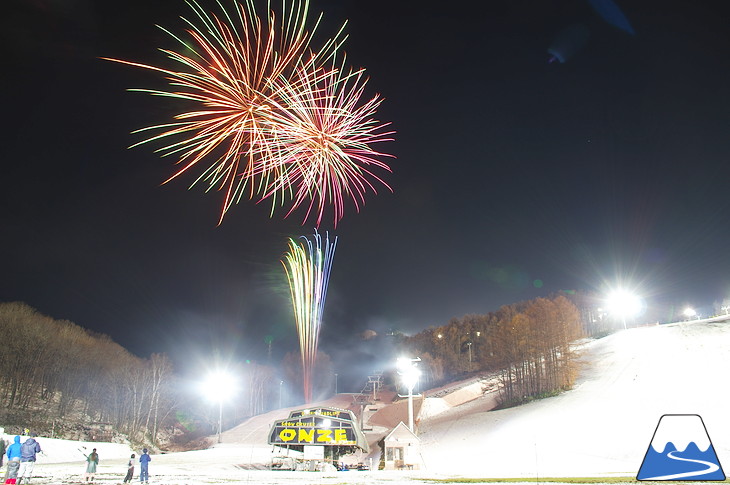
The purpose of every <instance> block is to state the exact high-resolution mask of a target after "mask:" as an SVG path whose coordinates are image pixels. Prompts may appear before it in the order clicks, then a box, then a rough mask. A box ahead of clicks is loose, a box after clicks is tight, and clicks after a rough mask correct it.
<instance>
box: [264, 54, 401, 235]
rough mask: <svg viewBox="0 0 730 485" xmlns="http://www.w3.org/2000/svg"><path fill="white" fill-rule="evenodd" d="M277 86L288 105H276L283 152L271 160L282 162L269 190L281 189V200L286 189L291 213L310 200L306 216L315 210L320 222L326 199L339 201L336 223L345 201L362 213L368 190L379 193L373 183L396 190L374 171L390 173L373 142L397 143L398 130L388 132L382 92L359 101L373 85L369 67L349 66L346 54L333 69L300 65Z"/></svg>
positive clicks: (276, 126) (278, 149) (274, 113)
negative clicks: (379, 114)
mask: <svg viewBox="0 0 730 485" xmlns="http://www.w3.org/2000/svg"><path fill="white" fill-rule="evenodd" d="M291 79H294V80H295V82H293V83H292V82H291ZM272 84H273V86H274V87H273V88H272V92H273V93H275V95H276V96H275V97H276V98H277V99H281V100H282V101H283V102H284V103H285V106H286V109H283V108H282V107H278V108H279V109H275V110H273V111H272V119H273V120H274V128H273V129H272V134H273V135H274V136H273V137H272V143H273V145H274V146H275V147H276V153H277V157H276V158H274V159H273V160H272V163H274V164H276V165H278V166H277V167H276V170H275V171H276V173H277V177H276V178H273V177H272V178H270V179H269V181H270V183H269V185H268V187H267V192H265V196H269V195H273V194H276V193H277V192H278V193H280V194H281V195H282V200H283V199H285V197H286V196H287V195H288V196H289V197H290V198H291V201H292V202H291V210H290V211H289V213H291V212H292V211H294V210H295V209H296V208H298V207H299V206H300V205H302V204H308V207H307V211H306V215H305V217H304V221H305V222H306V220H307V219H308V218H309V216H310V214H312V213H316V217H317V226H319V224H320V223H321V221H322V217H323V214H324V211H325V208H326V206H327V205H331V206H332V207H333V212H334V221H335V225H336V224H337V221H339V220H340V219H341V218H342V217H343V215H344V207H345V200H346V199H351V200H352V202H353V203H354V205H355V208H356V210H358V211H359V209H360V206H361V205H362V204H364V203H365V194H366V192H367V190H368V189H370V190H372V191H373V192H374V193H375V192H377V190H376V188H375V186H374V185H373V184H372V182H371V181H377V182H379V183H380V184H382V185H383V186H385V187H386V188H388V189H390V187H389V186H388V184H387V183H386V182H385V181H383V180H382V179H381V178H380V177H378V176H377V175H376V174H375V173H374V172H373V171H372V169H371V168H372V167H376V168H378V169H381V170H385V171H388V172H389V171H390V167H389V166H388V165H387V164H386V163H384V162H382V161H381V160H380V159H379V158H380V157H388V156H390V155H387V154H384V153H380V152H377V151H375V150H374V149H373V148H372V147H373V146H374V145H375V144H376V143H382V142H386V141H392V138H390V136H391V135H392V134H393V132H386V131H384V129H385V128H386V127H387V126H388V123H379V122H378V121H377V120H376V119H375V113H376V111H377V108H378V107H379V106H380V104H381V102H382V98H380V97H379V96H378V95H375V96H374V97H372V98H371V99H369V100H368V101H366V102H364V103H361V99H362V97H363V92H364V89H365V85H366V84H367V79H366V78H365V77H364V70H362V69H360V70H357V71H354V70H347V69H346V68H345V63H344V59H343V62H342V63H341V65H340V66H339V67H338V66H336V65H333V66H332V68H330V69H329V70H322V69H318V68H316V67H315V66H311V65H310V66H300V67H299V68H298V69H297V70H296V74H295V75H294V76H292V77H291V78H284V77H283V76H282V77H280V78H279V79H278V80H276V81H275V82H273V83H272ZM303 86H306V88H305V89H303V88H302V87H303ZM312 88H314V89H312ZM307 201H308V202H307ZM287 215H288V214H287Z"/></svg>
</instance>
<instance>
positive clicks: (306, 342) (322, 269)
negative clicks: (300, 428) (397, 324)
mask: <svg viewBox="0 0 730 485" xmlns="http://www.w3.org/2000/svg"><path fill="white" fill-rule="evenodd" d="M299 239H300V240H301V241H296V240H294V239H289V251H288V252H287V253H286V255H285V257H284V259H283V260H282V262H281V263H282V265H284V270H285V271H286V276H287V279H288V280H289V288H290V290H291V298H292V306H293V308H294V319H295V321H296V325H297V334H298V335H299V349H300V353H301V358H302V369H303V382H304V398H305V400H306V402H307V403H309V402H311V401H312V370H313V369H314V363H315V360H316V358H317V346H318V343H319V330H320V327H321V325H322V315H323V313H324V302H325V298H326V297H327V286H328V284H329V278H330V270H331V268H332V259H333V257H334V255H335V247H336V246H337V238H336V237H335V239H334V241H333V242H332V243H330V240H329V235H327V236H326V238H325V240H324V241H322V237H321V236H320V235H319V234H318V233H316V232H315V234H314V237H313V240H312V239H309V238H307V237H304V236H302V237H300V238H299Z"/></svg>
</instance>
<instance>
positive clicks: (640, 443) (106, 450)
mask: <svg viewBox="0 0 730 485" xmlns="http://www.w3.org/2000/svg"><path fill="white" fill-rule="evenodd" d="M581 352H582V357H581V362H582V367H581V372H580V376H579V379H578V381H577V383H576V386H575V388H574V389H573V390H571V391H568V392H565V393H563V394H561V395H559V396H557V397H553V398H549V399H543V400H540V401H535V402H532V403H530V404H526V405H523V406H519V407H515V408H511V409H504V410H499V411H494V410H491V409H492V408H493V407H494V405H495V394H494V393H487V394H486V395H484V396H482V397H477V398H475V399H474V398H473V396H472V393H473V389H469V390H468V391H464V392H462V393H461V394H464V395H467V396H468V398H469V399H468V400H467V401H466V402H464V403H463V404H458V403H448V402H447V401H444V402H443V403H441V404H437V403H434V404H424V406H422V407H421V409H422V412H423V414H422V415H421V416H420V417H419V423H420V424H419V429H418V435H419V437H420V438H421V457H422V459H423V469H421V470H413V471H378V470H373V471H362V472H358V471H350V472H333V471H332V472H286V471H269V470H266V469H264V468H265V467H266V465H267V464H268V463H269V462H270V460H271V457H272V456H273V454H272V449H271V447H270V446H268V445H266V439H267V435H268V432H269V426H270V424H271V422H273V420H274V419H278V418H281V417H285V416H286V415H288V412H289V410H288V409H286V410H278V411H274V412H271V413H267V414H265V415H262V416H257V417H254V418H252V419H251V420H249V421H247V422H245V423H243V424H242V425H240V426H238V427H236V428H233V429H232V430H228V431H226V432H225V433H223V443H222V444H219V445H216V446H215V447H213V448H212V449H208V450H199V451H190V452H181V453H169V454H162V455H153V456H152V462H151V464H150V475H151V480H150V481H151V483H154V484H193V483H196V484H200V483H255V484H262V485H267V484H274V483H285V482H287V483H289V482H290V483H292V484H297V485H298V484H309V483H313V484H314V483H316V484H321V485H329V484H332V485H335V484H341V483H343V482H344V483H351V484H355V485H359V484H362V485H372V484H373V483H375V482H378V483H384V482H391V483H392V484H394V485H396V484H400V483H404V484H405V483H411V484H418V483H427V482H425V480H426V479H429V478H447V477H483V478H487V477H495V478H500V477H502V478H504V477H515V478H530V479H534V478H538V479H539V478H542V477H571V476H572V477H589V476H590V477H606V476H620V477H627V481H632V480H633V477H635V476H636V473H637V471H638V470H639V467H640V466H641V463H642V460H643V458H644V455H645V454H646V451H647V449H648V446H649V444H650V442H651V440H652V437H653V436H654V431H655V429H656V427H657V424H658V422H659V420H660V418H661V417H662V416H663V415H665V414H697V415H699V416H701V417H702V420H703V422H704V424H705V426H706V429H707V432H708V434H709V437H710V439H711V440H712V444H713V447H714V449H715V451H716V453H717V457H718V459H719V461H720V463H730V416H728V413H727V411H726V407H727V403H728V398H729V397H730V386H728V385H727V384H726V383H725V382H724V379H725V375H726V369H727V367H728V363H729V362H730V324H726V323H703V322H699V323H689V322H687V323H681V324H672V325H662V326H655V327H644V328H635V329H629V330H624V331H621V332H618V333H616V334H614V335H611V336H608V337H605V338H603V339H600V340H595V341H588V342H585V343H584V344H582V347H581ZM338 399H340V400H341V401H342V402H341V403H339V402H338V401H334V402H328V403H327V405H330V406H337V405H339V406H340V407H347V405H348V404H349V402H348V401H349V400H350V399H351V398H350V397H349V396H344V397H342V396H338ZM451 399H455V398H454V397H452V398H451ZM427 402H428V401H427ZM401 407H402V406H401ZM292 409H295V408H292ZM384 409H387V408H384ZM394 409H395V408H394ZM380 412H383V410H381V411H378V413H380ZM398 412H399V413H400V412H402V410H400V411H398ZM376 414H377V413H376ZM9 438H12V437H9ZM38 441H39V442H40V444H41V447H42V448H43V449H44V453H45V454H44V455H41V456H40V457H39V460H38V464H37V465H36V467H35V477H34V479H33V481H32V483H34V484H51V483H53V484H68V483H75V482H81V481H82V480H83V478H82V477H83V472H84V470H85V458H84V457H83V455H82V454H81V453H80V452H79V451H78V449H79V448H80V447H81V446H86V448H87V449H88V450H90V449H91V448H92V447H96V448H97V450H98V452H99V455H100V464H99V468H98V470H99V473H98V474H97V479H96V481H97V482H100V483H121V481H122V478H123V476H124V474H125V472H126V462H127V460H128V458H129V454H130V453H132V452H135V453H137V455H139V450H130V449H129V448H128V447H126V446H124V445H118V444H111V443H80V442H77V441H63V440H52V439H49V438H44V437H39V438H38ZM136 471H137V473H138V471H139V467H137V470H136Z"/></svg>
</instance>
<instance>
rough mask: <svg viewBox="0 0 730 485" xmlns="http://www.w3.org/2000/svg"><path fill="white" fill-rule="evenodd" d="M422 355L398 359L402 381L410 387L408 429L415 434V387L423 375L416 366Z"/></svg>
mask: <svg viewBox="0 0 730 485" xmlns="http://www.w3.org/2000/svg"><path fill="white" fill-rule="evenodd" d="M420 361H421V359H420V357H416V358H415V359H406V358H399V359H398V360H397V361H396V365H397V367H398V374H399V375H400V378H401V382H402V383H403V385H404V386H406V389H408V429H410V430H411V433H414V434H415V431H414V430H413V388H414V387H416V384H417V383H418V378H419V377H420V376H421V371H420V370H419V369H418V368H417V367H416V362H420Z"/></svg>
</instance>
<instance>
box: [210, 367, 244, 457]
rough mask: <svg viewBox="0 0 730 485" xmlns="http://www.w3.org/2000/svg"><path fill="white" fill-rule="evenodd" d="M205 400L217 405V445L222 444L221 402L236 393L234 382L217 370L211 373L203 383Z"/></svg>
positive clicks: (224, 373)
mask: <svg viewBox="0 0 730 485" xmlns="http://www.w3.org/2000/svg"><path fill="white" fill-rule="evenodd" d="M204 385H205V391H206V392H207V398H208V399H209V400H211V401H215V402H217V403H218V443H222V438H221V432H222V430H223V401H225V400H227V399H228V398H229V397H230V396H232V395H233V394H234V393H235V391H236V381H235V379H234V378H233V376H231V375H230V374H228V373H227V372H225V371H223V370H217V371H214V372H212V373H211V374H210V375H209V376H208V378H207V379H206V381H205V384H204Z"/></svg>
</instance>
